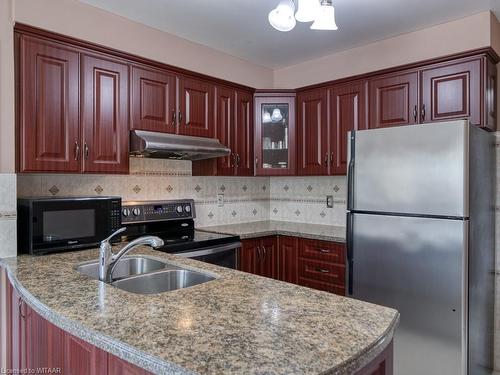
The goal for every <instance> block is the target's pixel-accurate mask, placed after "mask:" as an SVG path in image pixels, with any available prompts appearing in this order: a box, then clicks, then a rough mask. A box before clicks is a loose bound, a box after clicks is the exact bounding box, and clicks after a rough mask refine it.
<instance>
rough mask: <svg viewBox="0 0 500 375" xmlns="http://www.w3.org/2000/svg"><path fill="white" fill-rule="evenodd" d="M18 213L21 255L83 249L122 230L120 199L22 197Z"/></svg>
mask: <svg viewBox="0 0 500 375" xmlns="http://www.w3.org/2000/svg"><path fill="white" fill-rule="evenodd" d="M17 213H18V236H17V238H18V251H19V252H21V253H28V254H32V255H35V254H47V253H52V252H56V251H66V250H74V249H84V248H90V247H95V246H97V245H98V244H99V243H100V241H102V240H103V239H105V238H106V237H108V236H109V235H110V234H111V233H113V232H114V231H116V230H117V229H119V228H120V226H121V198H120V197H71V198H59V197H58V198H20V199H18V201H17Z"/></svg>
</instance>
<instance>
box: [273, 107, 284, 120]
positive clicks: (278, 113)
mask: <svg viewBox="0 0 500 375" xmlns="http://www.w3.org/2000/svg"><path fill="white" fill-rule="evenodd" d="M271 119H272V120H273V121H274V122H278V121H281V120H283V115H282V114H281V111H280V109H279V108H275V109H274V110H273V114H272V115H271Z"/></svg>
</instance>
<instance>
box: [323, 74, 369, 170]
mask: <svg viewBox="0 0 500 375" xmlns="http://www.w3.org/2000/svg"><path fill="white" fill-rule="evenodd" d="M367 91H368V90H367V83H366V82H353V83H350V84H347V85H341V86H334V87H333V88H331V89H330V174H332V175H345V174H347V132H349V131H351V130H361V129H366V127H367V126H366V125H367V119H366V117H367V114H368V112H367V105H366V101H367Z"/></svg>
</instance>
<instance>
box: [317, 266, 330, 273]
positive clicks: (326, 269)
mask: <svg viewBox="0 0 500 375" xmlns="http://www.w3.org/2000/svg"><path fill="white" fill-rule="evenodd" d="M316 272H321V273H330V270H329V269H328V268H320V267H317V268H316Z"/></svg>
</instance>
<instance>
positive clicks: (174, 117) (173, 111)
mask: <svg viewBox="0 0 500 375" xmlns="http://www.w3.org/2000/svg"><path fill="white" fill-rule="evenodd" d="M175 121H176V116H175V109H173V110H172V125H174V126H175Z"/></svg>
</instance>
